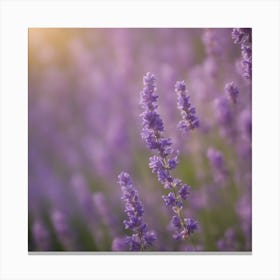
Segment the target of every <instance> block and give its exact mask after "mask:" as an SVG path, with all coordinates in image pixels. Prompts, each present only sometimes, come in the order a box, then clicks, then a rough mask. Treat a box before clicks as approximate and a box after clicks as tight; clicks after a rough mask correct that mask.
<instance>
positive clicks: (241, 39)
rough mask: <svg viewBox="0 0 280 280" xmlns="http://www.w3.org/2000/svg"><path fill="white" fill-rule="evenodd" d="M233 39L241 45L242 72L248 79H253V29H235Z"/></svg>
mask: <svg viewBox="0 0 280 280" xmlns="http://www.w3.org/2000/svg"><path fill="white" fill-rule="evenodd" d="M231 36H232V39H233V41H234V43H235V44H240V45H241V56H242V61H241V63H242V70H243V76H244V78H246V79H251V77H252V30H251V28H233V30H232V34H231Z"/></svg>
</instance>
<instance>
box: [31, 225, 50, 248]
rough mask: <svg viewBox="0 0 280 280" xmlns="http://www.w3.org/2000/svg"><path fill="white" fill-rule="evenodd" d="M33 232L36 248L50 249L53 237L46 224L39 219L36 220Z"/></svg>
mask: <svg viewBox="0 0 280 280" xmlns="http://www.w3.org/2000/svg"><path fill="white" fill-rule="evenodd" d="M32 234H33V236H34V241H35V246H36V250H38V251H48V250H50V248H51V238H50V233H49V231H48V230H47V228H46V226H45V225H44V224H43V223H42V222H41V221H40V220H37V221H35V222H34V224H33V227H32Z"/></svg>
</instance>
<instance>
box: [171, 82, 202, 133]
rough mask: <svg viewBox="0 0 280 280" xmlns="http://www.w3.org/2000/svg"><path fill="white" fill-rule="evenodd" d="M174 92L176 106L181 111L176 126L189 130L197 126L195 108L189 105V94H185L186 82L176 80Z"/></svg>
mask: <svg viewBox="0 0 280 280" xmlns="http://www.w3.org/2000/svg"><path fill="white" fill-rule="evenodd" d="M175 92H176V93H177V95H178V97H177V106H178V109H179V110H180V111H181V116H182V120H181V121H180V122H179V124H178V128H179V129H181V130H182V131H185V132H187V131H189V130H192V129H195V128H197V127H199V120H198V118H197V117H196V112H195V108H194V107H192V106H191V103H190V96H188V95H187V90H186V84H185V82H184V81H181V82H179V81H178V82H176V84H175Z"/></svg>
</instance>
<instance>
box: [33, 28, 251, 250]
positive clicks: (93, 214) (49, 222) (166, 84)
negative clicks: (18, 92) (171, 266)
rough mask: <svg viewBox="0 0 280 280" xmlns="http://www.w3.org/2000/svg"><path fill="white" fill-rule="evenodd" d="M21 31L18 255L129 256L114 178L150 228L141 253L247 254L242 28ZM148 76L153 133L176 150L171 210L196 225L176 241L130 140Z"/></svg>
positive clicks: (246, 59) (139, 143)
mask: <svg viewBox="0 0 280 280" xmlns="http://www.w3.org/2000/svg"><path fill="white" fill-rule="evenodd" d="M28 36H29V37H28V40H29V42H28V48H29V50H28V57H29V62H28V64H29V65H28V129H29V131H28V136H29V140H28V178H29V182H28V217H29V218H28V230H29V233H28V247H29V251H93V252H94V251H119V250H121V251H128V250H133V248H131V247H129V246H127V245H128V244H127V243H126V242H125V241H126V240H127V239H126V236H127V237H129V236H130V237H131V236H132V239H133V234H135V232H134V233H133V231H131V228H132V227H131V228H129V227H128V228H127V229H125V224H124V223H123V221H124V220H126V219H127V213H125V209H126V210H127V207H128V206H127V204H125V202H126V201H124V200H122V199H121V197H122V196H123V193H122V189H121V186H120V184H124V185H125V183H126V179H127V177H125V176H126V175H125V174H123V175H122V176H123V177H119V179H118V176H119V174H120V173H121V172H123V171H124V172H127V173H128V174H130V176H131V180H132V181H133V186H134V187H135V188H136V189H137V192H138V193H137V194H136V195H137V198H135V193H133V194H132V196H133V199H134V200H133V201H134V202H135V201H136V203H138V202H137V201H138V196H139V200H140V201H141V202H142V203H143V204H142V205H140V206H139V207H140V210H139V211H140V212H141V211H142V208H143V209H144V214H143V221H144V222H145V223H146V224H147V225H148V228H149V230H151V234H150V235H149V238H150V239H151V242H150V243H151V244H149V246H147V248H145V249H144V250H145V251H251V235H252V233H251V228H252V221H251V216H252V213H251V209H252V202H251V193H252V185H251V176H252V163H251V159H252V151H251V143H252V140H251V126H252V125H251V123H252V119H251V105H252V90H251V65H252V64H251V60H252V59H251V45H250V44H251V30H250V29H246V28H242V29H241V28H236V29H186V28H184V29H183V28H182V29H123V28H122V29H58V28H57V29H39V28H38V29H29V35H28ZM147 72H151V73H153V74H154V76H155V79H156V94H157V95H158V96H159V98H158V100H157V105H158V108H157V110H158V114H159V115H160V117H161V119H162V120H163V122H164V135H165V136H166V137H168V138H170V139H171V141H172V145H173V148H174V149H175V150H177V149H178V151H179V152H178V161H179V163H178V165H177V167H176V169H174V170H172V172H171V173H172V175H173V176H176V177H178V178H180V179H181V180H182V182H184V183H185V184H187V185H188V186H190V194H188V196H187V199H186V200H185V201H184V202H183V206H181V205H180V206H178V209H179V208H180V209H181V210H180V211H181V212H180V213H181V214H182V215H184V217H189V218H192V219H194V220H195V221H197V226H195V227H197V228H196V230H195V231H194V232H193V233H192V234H188V236H187V238H183V240H176V238H174V236H173V228H174V224H175V222H176V221H174V219H173V220H172V222H171V217H172V216H173V215H174V213H172V212H174V211H175V210H176V209H177V208H176V209H175V210H174V207H175V206H174V207H171V208H170V207H169V208H168V207H166V205H167V204H168V203H169V204H171V206H172V202H170V200H169V201H166V200H167V197H165V199H163V198H162V196H167V195H168V193H169V190H168V189H166V188H164V187H163V186H162V185H161V184H160V182H159V181H158V176H157V174H155V173H153V172H152V170H151V169H150V167H149V161H151V160H149V158H150V157H152V156H153V155H155V153H154V151H152V150H150V149H148V148H147V146H146V144H145V141H143V139H142V137H141V132H142V129H143V127H142V126H143V124H142V119H141V117H140V114H141V113H143V108H142V107H141V105H140V92H141V91H142V90H143V87H144V86H145V85H143V76H144V75H145V74H146V73H147ZM146 77H147V76H146ZM183 80H184V81H185V84H186V89H187V94H188V95H189V97H190V103H191V105H192V106H193V107H194V108H195V115H196V117H197V118H198V119H199V126H198V127H195V129H189V130H188V131H187V132H186V133H182V131H180V129H178V123H179V122H180V120H182V116H181V114H180V110H178V108H177V93H178V88H177V93H176V92H175V89H174V86H175V83H176V82H177V81H183ZM144 82H145V80H144ZM177 86H178V84H177ZM146 87H147V85H146ZM144 91H145V88H144ZM142 136H143V135H142ZM170 169H171V168H170ZM130 191H131V189H130V190H129V192H130ZM130 194H131V192H130ZM181 196H182V197H183V196H184V195H183V194H182V195H181ZM169 198H170V197H169ZM125 207H126V208H125ZM176 207H177V205H176ZM134 210H135V209H134ZM134 210H133V211H134ZM176 211H177V210H176ZM176 211H175V212H176ZM137 213H138V212H137ZM176 213H177V212H176ZM181 214H180V215H181ZM178 215H179V214H178ZM139 216H140V218H141V219H142V212H141V213H140V214H139ZM188 221H190V220H188ZM141 222H142V220H141ZM154 236H155V240H153V237H154ZM134 237H135V236H134ZM135 238H136V237H135ZM135 242H136V243H135V244H137V242H138V241H137V240H136V241H135ZM136 247H137V246H136ZM136 247H135V248H136ZM135 248H134V249H135ZM137 248H138V247H137ZM137 248H136V250H137ZM139 248H140V247H139ZM143 248H144V247H143ZM143 248H142V247H141V249H143Z"/></svg>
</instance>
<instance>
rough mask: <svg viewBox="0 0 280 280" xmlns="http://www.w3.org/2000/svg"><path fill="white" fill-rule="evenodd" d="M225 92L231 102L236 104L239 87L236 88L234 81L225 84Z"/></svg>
mask: <svg viewBox="0 0 280 280" xmlns="http://www.w3.org/2000/svg"><path fill="white" fill-rule="evenodd" d="M225 92H226V94H227V95H228V97H229V98H230V99H231V100H232V102H233V103H234V104H236V103H237V97H238V94H239V89H238V87H237V85H236V84H235V83H234V82H230V83H227V84H226V85H225Z"/></svg>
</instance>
